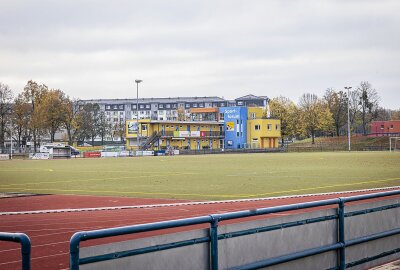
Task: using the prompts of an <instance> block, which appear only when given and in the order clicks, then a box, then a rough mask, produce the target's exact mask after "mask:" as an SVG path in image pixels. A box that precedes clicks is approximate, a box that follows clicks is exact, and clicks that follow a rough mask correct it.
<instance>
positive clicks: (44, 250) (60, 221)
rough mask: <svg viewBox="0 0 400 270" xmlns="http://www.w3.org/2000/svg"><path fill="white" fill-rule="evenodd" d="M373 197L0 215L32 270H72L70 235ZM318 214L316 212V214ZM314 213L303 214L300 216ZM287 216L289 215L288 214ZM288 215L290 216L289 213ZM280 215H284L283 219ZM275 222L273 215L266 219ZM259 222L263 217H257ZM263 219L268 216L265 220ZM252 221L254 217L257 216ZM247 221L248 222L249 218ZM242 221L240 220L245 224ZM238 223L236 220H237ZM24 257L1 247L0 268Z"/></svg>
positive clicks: (66, 199) (82, 204)
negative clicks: (17, 236) (19, 237)
mask: <svg viewBox="0 0 400 270" xmlns="http://www.w3.org/2000/svg"><path fill="white" fill-rule="evenodd" d="M363 193H371V192H357V193H345V194H340V195H338V194H331V195H316V196H305V197H294V198H276V199H270V200H258V201H241V202H224V203H221V202H220V203H210V204H197V205H196V204H190V202H189V203H188V204H184V205H182V204H181V205H177V206H163V207H151V208H133V209H124V210H101V211H83V212H64V213H46V214H23V215H3V216H0V231H3V232H23V233H26V234H27V235H28V236H29V237H30V239H31V243H32V259H31V263H32V270H35V269H38V270H39V269H68V267H69V240H70V238H71V236H72V235H73V234H74V233H75V232H77V231H82V230H95V229H102V228H109V227H117V226H126V225H134V224H142V223H149V222H156V221H165V220H172V219H180V218H188V217H194V216H201V215H208V214H215V213H225V212H232V211H239V210H247V209H255V208H263V207H270V206H277V205H285V204H293V203H301V202H307V201H316V200H324V199H328V198H337V197H344V196H353V195H356V194H357V195H358V194H363ZM173 202H177V203H182V202H185V201H181V200H180V201H177V200H163V199H138V198H120V197H94V196H70V195H46V196H29V197H17V198H3V199H0V212H10V211H32V210H41V209H43V210H49V209H65V208H92V207H109V206H126V205H146V204H152V205H153V204H166V203H167V204H169V203H173ZM314 210H315V209H314ZM305 211H312V210H310V209H308V210H301V211H297V212H305ZM286 214H288V213H286ZM289 214H290V213H289ZM280 215H282V214H280ZM268 216H269V217H272V216H274V215H268ZM255 218H260V217H255ZM264 218H265V216H264ZM253 219H254V217H253ZM246 220H248V219H246ZM241 221H242V220H241ZM236 222H238V220H236ZM206 226H208V225H206V224H205V225H198V226H191V227H187V228H184V229H183V228H177V229H170V230H163V231H159V232H156V233H155V232H147V233H141V234H136V235H129V236H123V237H114V238H113V239H111V238H109V239H106V240H105V239H102V240H94V241H87V242H83V243H82V246H88V245H96V244H100V243H106V242H110V240H112V241H121V240H127V239H135V238H141V237H146V236H151V235H155V234H161V233H166V232H167V233H171V232H175V231H178V230H180V231H182V230H185V229H186V230H189V229H194V228H201V227H206ZM20 264H21V255H20V248H19V244H17V243H9V242H0V269H4V270H8V269H10V270H11V269H19V268H20Z"/></svg>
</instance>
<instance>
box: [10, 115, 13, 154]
mask: <svg viewBox="0 0 400 270" xmlns="http://www.w3.org/2000/svg"><path fill="white" fill-rule="evenodd" d="M10 122H11V126H10V138H11V145H10V159H12V157H13V137H12V136H13V124H12V119H10Z"/></svg>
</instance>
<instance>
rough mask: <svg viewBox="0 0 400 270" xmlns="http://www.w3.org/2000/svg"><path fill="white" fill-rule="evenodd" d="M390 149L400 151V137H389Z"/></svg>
mask: <svg viewBox="0 0 400 270" xmlns="http://www.w3.org/2000/svg"><path fill="white" fill-rule="evenodd" d="M389 149H390V152H392V151H400V137H389Z"/></svg>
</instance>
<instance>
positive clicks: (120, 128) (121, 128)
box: [113, 121, 125, 142]
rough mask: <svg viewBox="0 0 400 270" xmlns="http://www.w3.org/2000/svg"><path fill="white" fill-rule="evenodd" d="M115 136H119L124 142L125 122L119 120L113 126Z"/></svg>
mask: <svg viewBox="0 0 400 270" xmlns="http://www.w3.org/2000/svg"><path fill="white" fill-rule="evenodd" d="M113 133H114V136H116V137H119V138H120V140H121V142H124V138H125V123H124V122H122V121H118V123H116V124H115V125H114V127H113Z"/></svg>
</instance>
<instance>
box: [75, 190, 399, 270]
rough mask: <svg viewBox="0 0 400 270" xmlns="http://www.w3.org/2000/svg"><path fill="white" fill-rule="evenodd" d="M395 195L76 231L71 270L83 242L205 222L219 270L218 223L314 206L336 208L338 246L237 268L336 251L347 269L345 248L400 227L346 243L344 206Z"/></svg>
mask: <svg viewBox="0 0 400 270" xmlns="http://www.w3.org/2000/svg"><path fill="white" fill-rule="evenodd" d="M394 195H400V190H394V191H386V192H379V193H373V194H365V195H357V196H351V197H344V198H336V199H328V200H321V201H314V202H305V203H298V204H290V205H283V206H274V207H267V208H260V209H254V210H245V211H237V212H230V213H224V214H213V215H209V216H201V217H194V218H186V219H178V220H171V221H162V222H154V223H148V224H139V225H133V226H125V227H119V228H110V229H101V230H93V231H84V232H77V233H75V234H74V235H73V236H72V238H71V241H70V267H71V270H78V269H79V262H80V259H79V245H80V242H82V241H86V240H90V239H97V238H104V237H112V236H118V235H125V234H131V233H138V232H146V231H155V230H161V229H168V228H174V227H182V226H189V225H195V224H204V223H208V224H209V226H210V236H209V237H208V240H209V243H210V257H211V259H210V268H211V269H212V270H217V269H218V240H219V239H222V237H219V235H218V223H219V222H220V221H223V220H232V219H240V218H246V217H252V216H259V215H267V214H272V213H278V212H286V211H293V210H300V209H308V208H315V207H320V206H329V205H338V214H337V215H336V216H334V217H333V218H335V219H337V220H338V241H337V243H334V244H332V245H329V246H323V247H319V248H315V249H312V250H304V251H300V252H296V253H292V254H287V255H284V256H281V257H277V258H270V259H267V260H264V261H261V262H254V263H252V264H249V265H243V266H240V267H238V268H237V269H257V268H259V267H265V266H267V265H273V264H277V263H283V262H287V261H290V260H294V259H299V258H304V257H307V256H311V255H315V254H320V253H323V252H326V251H328V250H339V258H340V260H339V265H338V269H346V256H345V250H346V247H347V246H350V245H355V244H360V243H364V242H368V241H371V240H375V239H380V238H383V237H388V236H391V235H395V234H400V228H399V229H395V230H391V231H387V232H381V233H378V234H374V235H370V236H364V237H360V238H356V239H351V240H347V241H345V235H344V232H345V227H344V221H345V218H346V217H348V216H347V215H346V214H345V211H344V207H345V203H346V202H353V201H360V200H368V199H374V198H381V197H387V196H394ZM394 207H400V205H398V204H397V205H395V206H393V207H392V208H394ZM385 209H391V208H390V207H389V208H387V207H386V208H382V210H385ZM374 211H379V209H378V208H374ZM367 213H369V211H364V212H360V211H357V212H356V214H357V215H359V214H367ZM326 218H328V219H332V216H329V217H326ZM324 220H327V219H324V218H321V219H319V220H313V222H320V221H324ZM303 224H307V220H306V221H302V222H299V223H298V224H288V226H298V225H303ZM274 226H277V225H274ZM236 233H238V232H236ZM220 236H222V235H220ZM203 238H204V237H203ZM203 238H198V239H192V240H190V241H191V242H190V243H192V244H197V243H202V242H204V241H205V240H204V239H203ZM176 244H178V245H177V246H181V245H187V244H188V242H185V243H180V242H179V243H176ZM174 247H175V246H174V245H173V244H171V245H170V246H165V247H163V248H164V249H167V248H174ZM154 250H157V248H154ZM134 251H135V250H133V251H127V252H124V256H127V255H126V254H132V255H135V254H137V252H136V253H135V252H134ZM146 251H148V250H146ZM115 257H116V258H118V256H115ZM104 258H105V257H104V256H103V258H100V259H99V261H101V260H105V259H104ZM110 258H111V256H108V257H107V259H110ZM84 261H85V263H89V262H92V261H94V260H91V259H90V258H85V259H84ZM352 263H357V262H352ZM347 265H348V264H347ZM235 269H236V268H235Z"/></svg>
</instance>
